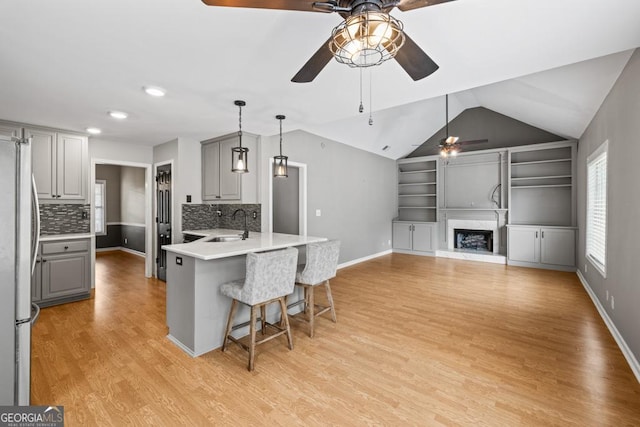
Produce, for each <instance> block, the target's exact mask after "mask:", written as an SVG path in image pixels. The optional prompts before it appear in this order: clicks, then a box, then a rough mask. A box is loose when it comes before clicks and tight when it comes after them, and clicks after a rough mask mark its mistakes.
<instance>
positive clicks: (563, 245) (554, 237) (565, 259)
mask: <svg viewBox="0 0 640 427" xmlns="http://www.w3.org/2000/svg"><path fill="white" fill-rule="evenodd" d="M540 236H541V239H540V260H541V261H542V263H543V264H553V265H566V266H575V265H576V234H575V230H572V229H564V228H542V229H541V230H540Z"/></svg>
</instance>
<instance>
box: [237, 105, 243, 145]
mask: <svg viewBox="0 0 640 427" xmlns="http://www.w3.org/2000/svg"><path fill="white" fill-rule="evenodd" d="M238 109H239V110H240V111H239V113H238V139H239V140H240V144H239V147H240V148H242V105H238Z"/></svg>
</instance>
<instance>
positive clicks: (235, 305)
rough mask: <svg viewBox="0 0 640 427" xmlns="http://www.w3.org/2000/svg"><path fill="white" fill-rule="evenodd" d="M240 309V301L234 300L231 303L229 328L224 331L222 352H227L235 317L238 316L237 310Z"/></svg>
mask: <svg viewBox="0 0 640 427" xmlns="http://www.w3.org/2000/svg"><path fill="white" fill-rule="evenodd" d="M237 308H238V301H237V300H235V299H234V300H232V301H231V308H230V309H229V318H228V319H227V327H226V329H225V331H224V342H223V343H222V351H225V350H226V349H227V342H228V340H229V334H230V333H231V328H232V326H231V325H232V324H233V316H235V315H236V309H237Z"/></svg>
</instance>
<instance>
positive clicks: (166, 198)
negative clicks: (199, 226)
mask: <svg viewBox="0 0 640 427" xmlns="http://www.w3.org/2000/svg"><path fill="white" fill-rule="evenodd" d="M171 196H172V193H171V163H168V164H164V165H161V166H158V167H157V169H156V224H157V225H156V242H157V243H156V254H157V256H156V264H157V266H156V273H157V277H158V279H160V280H162V281H165V282H166V281H167V251H165V250H164V249H162V246H163V245H170V244H171V198H172V197H171Z"/></svg>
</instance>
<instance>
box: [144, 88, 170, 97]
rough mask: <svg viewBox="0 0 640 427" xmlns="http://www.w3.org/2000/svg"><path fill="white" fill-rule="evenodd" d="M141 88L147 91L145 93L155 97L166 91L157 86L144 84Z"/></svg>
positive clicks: (162, 94)
mask: <svg viewBox="0 0 640 427" xmlns="http://www.w3.org/2000/svg"><path fill="white" fill-rule="evenodd" d="M143 89H144V91H145V92H146V93H147V95H151V96H156V97H160V96H164V95H165V94H166V93H167V91H166V90H164V89H162V88H160V87H157V86H145V87H144V88H143Z"/></svg>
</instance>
